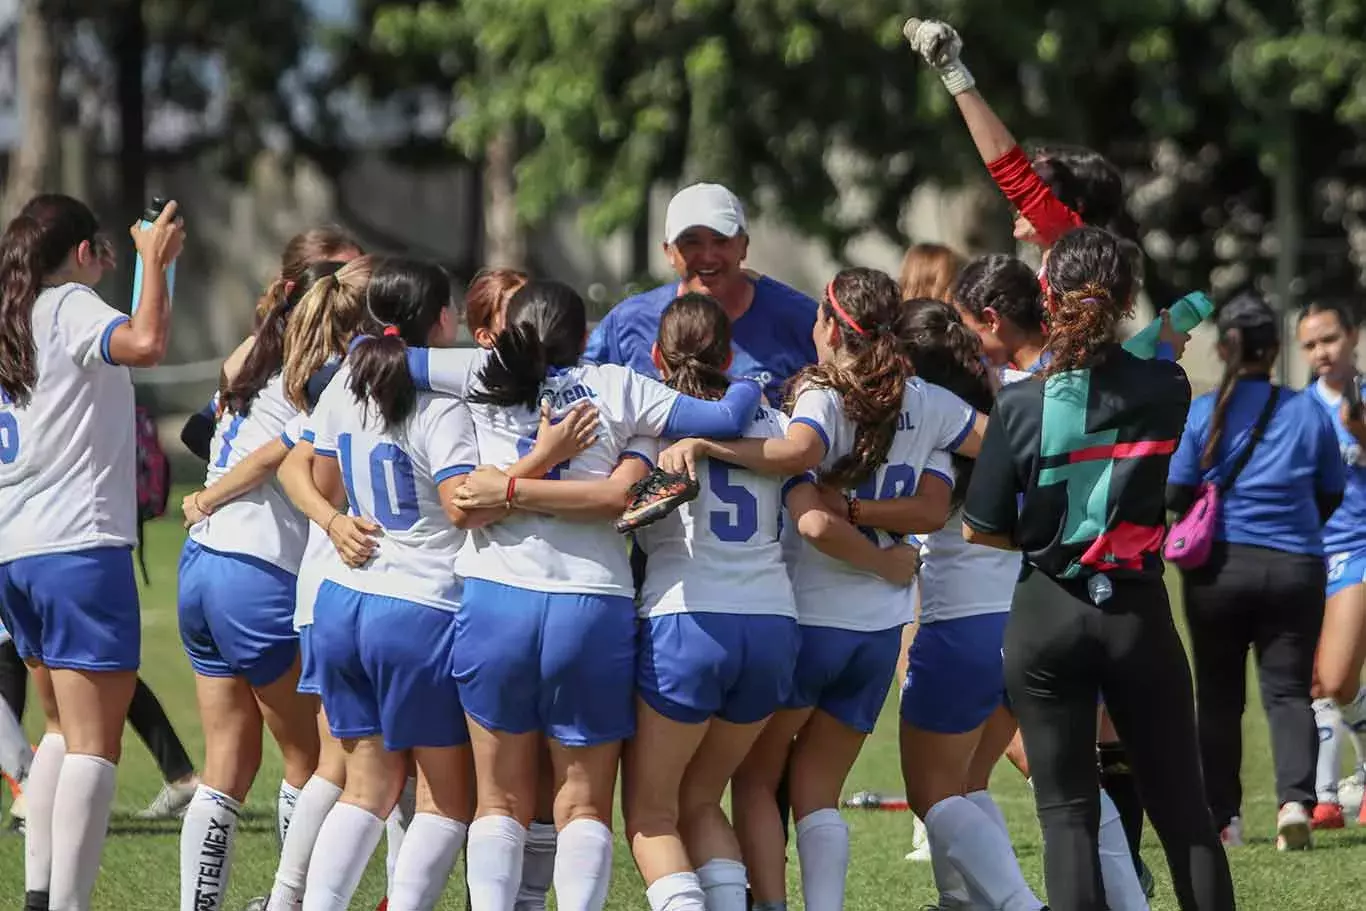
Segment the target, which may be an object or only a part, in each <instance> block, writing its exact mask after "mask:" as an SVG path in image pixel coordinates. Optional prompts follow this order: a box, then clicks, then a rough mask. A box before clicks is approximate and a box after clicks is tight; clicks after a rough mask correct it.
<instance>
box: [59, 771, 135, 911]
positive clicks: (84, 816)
mask: <svg viewBox="0 0 1366 911" xmlns="http://www.w3.org/2000/svg"><path fill="white" fill-rule="evenodd" d="M117 781H118V767H117V766H116V765H114V764H113V763H112V762H110V761H109V760H108V759H104V758H102V757H100V756H87V755H84V754H82V753H67V754H66V759H65V760H63V761H62V775H61V777H60V778H58V779H57V797H56V799H54V800H53V801H52V884H51V886H50V887H49V890H48V891H49V902H48V907H50V908H52V909H53V911H68V909H70V911H86V909H88V908H89V907H90V896H91V894H92V893H93V892H94V891H95V880H96V879H97V878H98V877H99V875H100V857H101V855H102V854H103V853H104V839H105V836H107V835H108V834H109V812H110V810H112V809H113V807H114V787H115V785H116V784H117Z"/></svg>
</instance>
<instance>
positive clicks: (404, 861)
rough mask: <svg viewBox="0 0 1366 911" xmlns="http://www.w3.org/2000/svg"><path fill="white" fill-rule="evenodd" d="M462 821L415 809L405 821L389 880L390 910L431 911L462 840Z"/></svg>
mask: <svg viewBox="0 0 1366 911" xmlns="http://www.w3.org/2000/svg"><path fill="white" fill-rule="evenodd" d="M465 828H466V827H465V824H464V823H463V822H458V821H456V820H454V819H447V818H446V817H445V816H437V815H436V814H434V813H418V814H416V815H414V816H413V821H412V822H411V823H409V825H408V831H407V833H406V835H405V837H404V839H403V850H401V851H400V852H399V855H398V864H397V865H396V866H395V867H394V875H393V879H392V880H391V881H390V883H389V911H432V909H433V908H435V907H436V903H437V901H439V900H440V898H441V893H442V892H444V891H445V890H446V881H447V880H449V879H450V878H451V870H452V869H454V868H455V859H456V858H457V857H459V856H460V848H461V847H462V846H463V845H464V844H465Z"/></svg>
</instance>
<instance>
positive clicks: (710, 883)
mask: <svg viewBox="0 0 1366 911" xmlns="http://www.w3.org/2000/svg"><path fill="white" fill-rule="evenodd" d="M697 881H698V882H699V883H701V884H702V894H703V895H704V896H706V906H707V911H745V886H746V885H747V884H748V883H749V877H748V875H747V874H746V872H745V865H744V864H742V863H741V862H740V861H738V860H730V859H728V858H724V857H715V858H712V859H711V860H709V861H707V862H706V863H704V864H703V865H702V866H700V867H698V868H697Z"/></svg>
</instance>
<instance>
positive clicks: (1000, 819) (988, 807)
mask: <svg viewBox="0 0 1366 911" xmlns="http://www.w3.org/2000/svg"><path fill="white" fill-rule="evenodd" d="M965 796H966V797H967V799H968V800H970V801H972V805H973V806H974V807H976V808H977V809H979V810H981V811H982V812H983V813H985V814H987V817H988V818H989V819H990V820H991V821H992V822H993V823H995V824H996V828H998V829H1000V830H1001V832H1002V833H1003V834H1004V835H1005V837H1006V838H1009V837H1010V829H1008V828H1007V827H1006V816H1005V814H1004V813H1002V812H1001V808H1000V807H998V806H997V805H996V801H995V800H993V799H992V797H991V792H990V791H973V792H972V793H970V794H967V795H965ZM1012 850H1013V849H1012Z"/></svg>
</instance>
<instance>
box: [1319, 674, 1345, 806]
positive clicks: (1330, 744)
mask: <svg viewBox="0 0 1366 911" xmlns="http://www.w3.org/2000/svg"><path fill="white" fill-rule="evenodd" d="M1313 705H1314V726H1315V727H1316V728H1318V731H1319V758H1318V762H1317V764H1316V765H1315V767H1314V795H1315V797H1316V798H1317V799H1318V802H1319V803H1337V802H1338V769H1339V768H1341V766H1340V763H1341V762H1342V731H1343V723H1342V712H1341V710H1339V709H1338V704H1337V703H1336V702H1334V701H1333V700H1331V699H1315V700H1314V703H1313Z"/></svg>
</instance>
